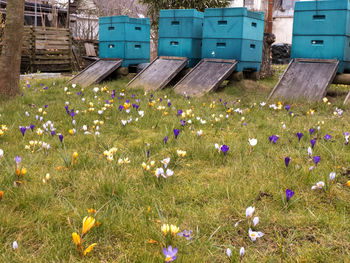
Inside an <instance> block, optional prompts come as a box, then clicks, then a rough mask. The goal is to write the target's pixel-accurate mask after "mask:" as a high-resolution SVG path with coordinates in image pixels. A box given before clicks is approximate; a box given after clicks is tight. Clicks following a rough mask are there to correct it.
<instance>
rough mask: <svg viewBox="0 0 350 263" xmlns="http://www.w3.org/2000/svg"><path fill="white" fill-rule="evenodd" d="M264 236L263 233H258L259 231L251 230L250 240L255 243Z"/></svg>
mask: <svg viewBox="0 0 350 263" xmlns="http://www.w3.org/2000/svg"><path fill="white" fill-rule="evenodd" d="M263 235H264V233H262V232H257V231H252V230H251V229H250V228H249V237H250V239H251V240H252V241H253V242H254V241H255V240H256V239H257V238H259V237H262V236H263Z"/></svg>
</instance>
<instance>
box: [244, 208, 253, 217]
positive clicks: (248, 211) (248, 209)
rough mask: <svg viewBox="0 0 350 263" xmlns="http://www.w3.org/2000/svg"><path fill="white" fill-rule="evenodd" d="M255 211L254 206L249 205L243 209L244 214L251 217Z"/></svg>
mask: <svg viewBox="0 0 350 263" xmlns="http://www.w3.org/2000/svg"><path fill="white" fill-rule="evenodd" d="M254 211H255V207H252V206H249V207H248V208H247V209H246V210H245V216H246V217H252V216H253V214H254Z"/></svg>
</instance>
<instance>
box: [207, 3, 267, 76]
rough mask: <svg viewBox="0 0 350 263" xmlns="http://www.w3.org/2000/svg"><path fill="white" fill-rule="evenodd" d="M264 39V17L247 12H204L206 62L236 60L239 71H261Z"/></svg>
mask: <svg viewBox="0 0 350 263" xmlns="http://www.w3.org/2000/svg"><path fill="white" fill-rule="evenodd" d="M263 38H264V13H262V12H252V11H248V10H247V8H208V9H206V10H205V11H204V26H203V40H202V58H217V59H236V60H238V62H239V63H238V65H237V68H236V70H237V71H243V70H254V71H259V70H260V66H261V59H262V48H263Z"/></svg>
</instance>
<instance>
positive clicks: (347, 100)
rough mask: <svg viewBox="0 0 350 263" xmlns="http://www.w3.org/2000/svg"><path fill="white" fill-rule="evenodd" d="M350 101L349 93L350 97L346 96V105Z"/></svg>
mask: <svg viewBox="0 0 350 263" xmlns="http://www.w3.org/2000/svg"><path fill="white" fill-rule="evenodd" d="M349 101H350V92H349V93H348V95H347V96H346V98H345V100H344V104H348V103H349Z"/></svg>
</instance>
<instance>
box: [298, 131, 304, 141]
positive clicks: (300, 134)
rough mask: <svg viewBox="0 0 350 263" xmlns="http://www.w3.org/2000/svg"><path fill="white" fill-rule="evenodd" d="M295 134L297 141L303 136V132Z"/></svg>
mask: <svg viewBox="0 0 350 263" xmlns="http://www.w3.org/2000/svg"><path fill="white" fill-rule="evenodd" d="M297 136H298V139H299V142H300V139H301V137H303V136H304V134H303V133H301V132H298V133H297Z"/></svg>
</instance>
